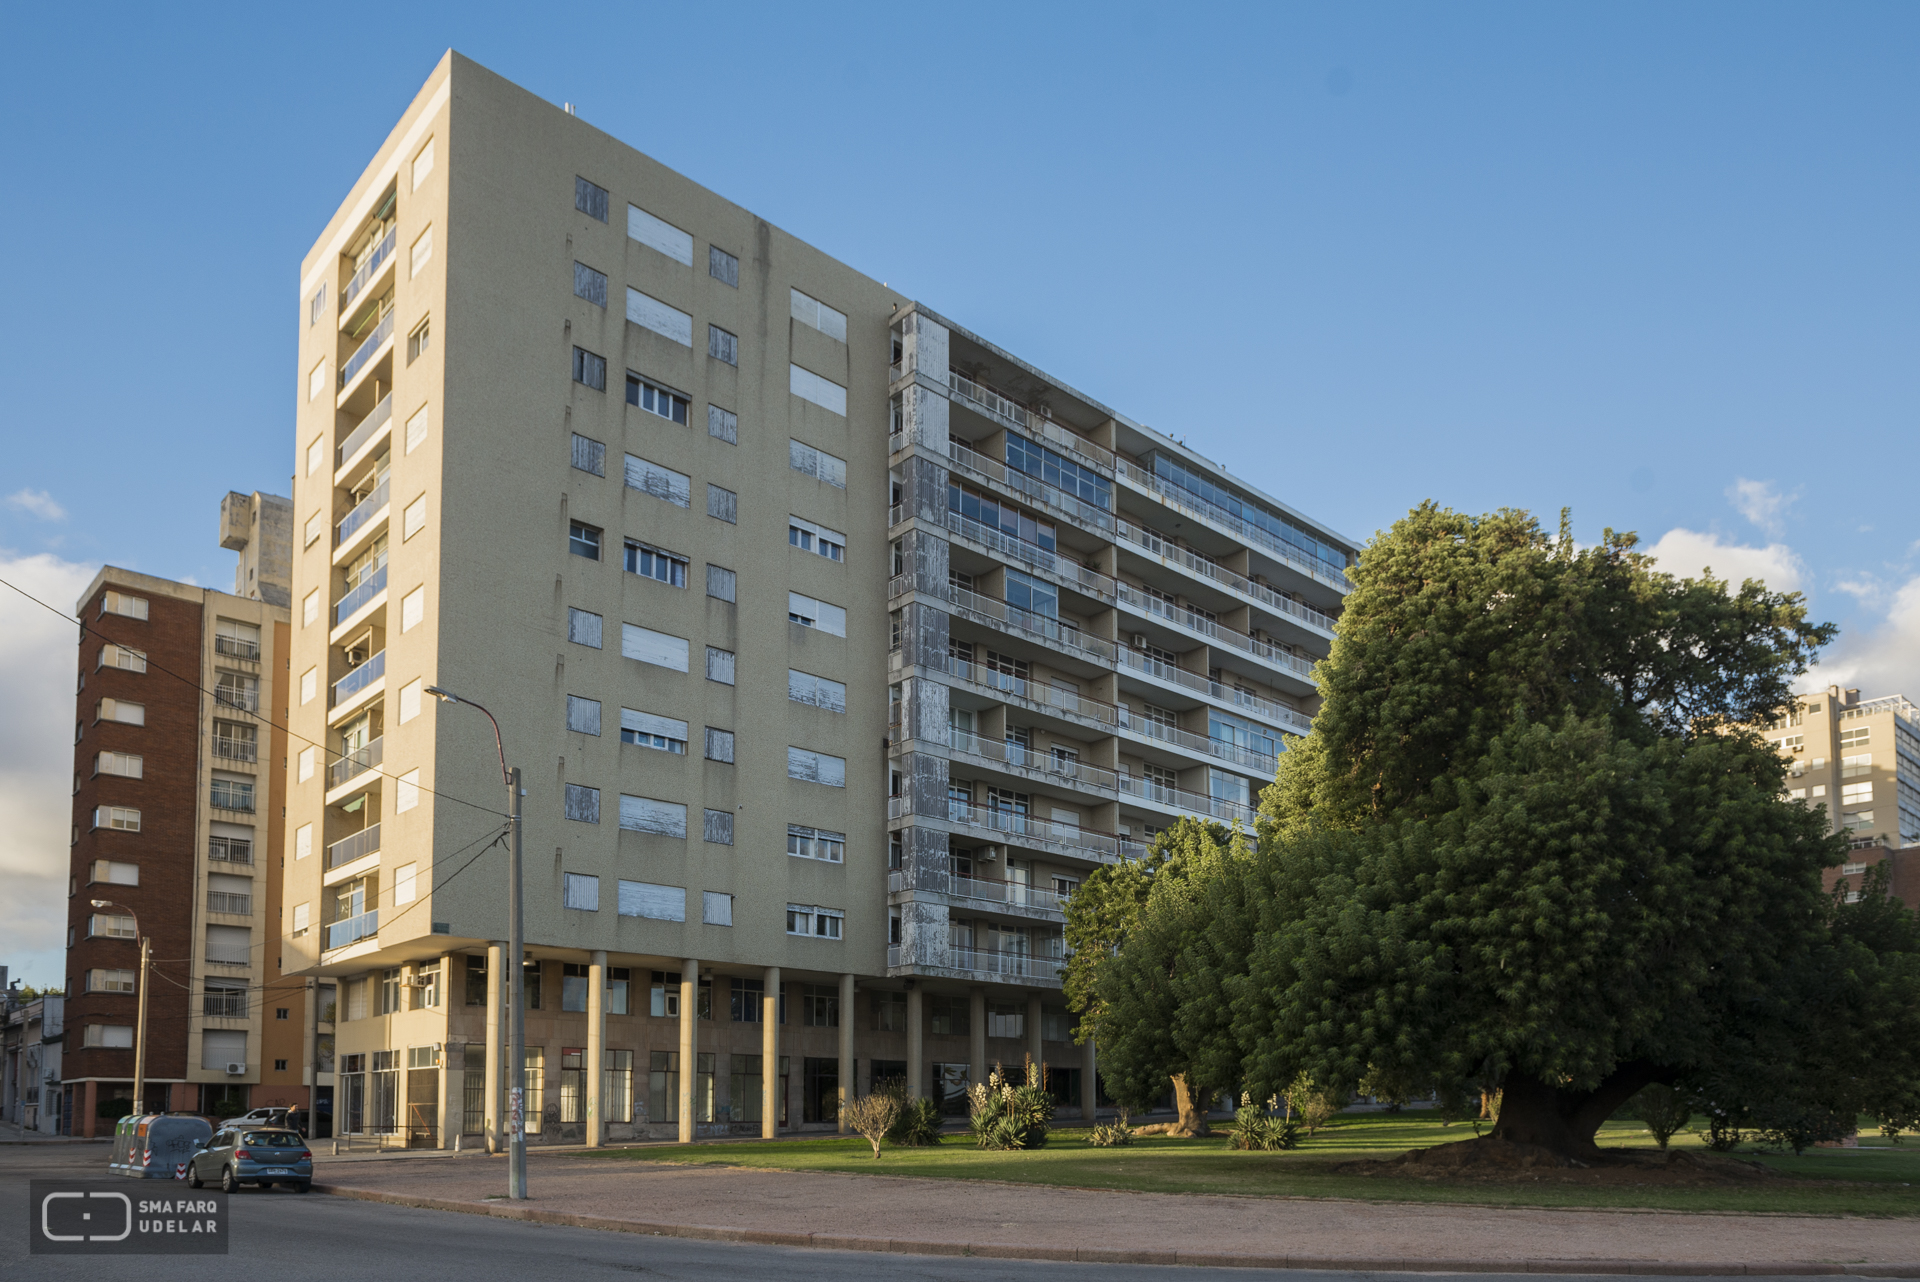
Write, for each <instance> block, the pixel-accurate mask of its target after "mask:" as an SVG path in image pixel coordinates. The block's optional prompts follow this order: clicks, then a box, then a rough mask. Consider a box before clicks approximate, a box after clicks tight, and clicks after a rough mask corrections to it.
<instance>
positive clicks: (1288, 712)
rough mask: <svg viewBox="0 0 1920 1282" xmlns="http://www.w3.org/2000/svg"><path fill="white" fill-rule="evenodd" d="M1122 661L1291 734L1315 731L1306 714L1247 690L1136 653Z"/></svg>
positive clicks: (1122, 655) (1123, 656)
mask: <svg viewBox="0 0 1920 1282" xmlns="http://www.w3.org/2000/svg"><path fill="white" fill-rule="evenodd" d="M1120 661H1121V663H1122V664H1123V665H1124V666H1126V667H1129V668H1132V669H1133V670H1134V671H1135V672H1138V673H1141V674H1142V675H1144V676H1149V677H1152V678H1154V679H1155V680H1157V681H1165V682H1167V683H1168V684H1169V685H1176V686H1179V687H1180V688H1181V689H1183V690H1191V691H1193V692H1194V693H1195V694H1198V695H1204V696H1206V697H1207V698H1210V699H1218V700H1220V702H1222V703H1227V704H1231V705H1233V706H1234V707H1235V708H1239V709H1241V710H1243V711H1245V712H1250V713H1252V714H1253V715H1254V716H1257V717H1264V718H1265V719H1266V720H1268V721H1271V722H1273V723H1274V724H1276V725H1278V726H1279V727H1280V728H1281V729H1283V730H1285V731H1287V732H1288V733H1289V734H1305V733H1307V731H1309V730H1311V729H1313V722H1312V720H1310V719H1309V718H1308V717H1307V716H1306V715H1305V714H1303V713H1299V712H1295V711H1294V710H1293V709H1292V708H1289V707H1285V706H1283V705H1281V704H1278V703H1274V702H1273V701H1272V700H1270V699H1262V698H1261V697H1260V696H1259V695H1255V694H1248V693H1247V692H1246V691H1244V690H1236V689H1234V688H1233V687H1232V686H1226V685H1221V684H1220V683H1219V682H1218V681H1209V680H1208V679H1207V678H1205V677H1202V676H1198V675H1196V674H1194V673H1191V672H1188V671H1187V670H1186V669H1184V668H1176V667H1174V666H1173V665H1172V664H1170V663H1162V662H1160V661H1159V660H1158V659H1149V658H1148V657H1147V656H1146V655H1144V654H1141V653H1140V652H1139V651H1137V650H1122V651H1121V652H1120Z"/></svg>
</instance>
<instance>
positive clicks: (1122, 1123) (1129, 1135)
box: [1087, 1117, 1133, 1148]
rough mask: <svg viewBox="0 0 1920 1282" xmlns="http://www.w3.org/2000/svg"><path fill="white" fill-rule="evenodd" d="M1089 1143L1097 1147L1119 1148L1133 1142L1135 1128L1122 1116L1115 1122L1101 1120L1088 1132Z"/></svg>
mask: <svg viewBox="0 0 1920 1282" xmlns="http://www.w3.org/2000/svg"><path fill="white" fill-rule="evenodd" d="M1087 1143H1089V1144H1091V1145H1093V1146H1094V1147H1095V1148H1119V1147H1121V1146H1122V1145H1125V1144H1131V1143H1133V1128H1132V1127H1131V1126H1128V1125H1127V1119H1126V1118H1124V1117H1122V1118H1120V1119H1119V1120H1118V1121H1114V1122H1101V1123H1099V1124H1098V1125H1096V1126H1095V1127H1094V1128H1093V1129H1092V1130H1091V1131H1088V1132H1087Z"/></svg>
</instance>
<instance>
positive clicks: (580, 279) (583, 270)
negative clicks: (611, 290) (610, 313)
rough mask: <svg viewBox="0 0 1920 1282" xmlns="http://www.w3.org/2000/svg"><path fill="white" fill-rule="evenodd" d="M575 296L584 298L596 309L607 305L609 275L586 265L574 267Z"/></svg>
mask: <svg viewBox="0 0 1920 1282" xmlns="http://www.w3.org/2000/svg"><path fill="white" fill-rule="evenodd" d="M573 296H574V297H575V298H584V299H586V300H587V301H588V302H589V303H592V304H593V305H594V306H595V307H605V306H606V305H607V274H606V273H605V272H597V271H595V270H593V268H591V267H589V266H587V265H586V264H585V263H578V262H577V263H575V264H574V265H573Z"/></svg>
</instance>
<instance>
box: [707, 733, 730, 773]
mask: <svg viewBox="0 0 1920 1282" xmlns="http://www.w3.org/2000/svg"><path fill="white" fill-rule="evenodd" d="M707 760H708V761H719V762H724V763H725V764H727V765H732V764H733V731H731V730H721V729H719V728H717V727H715V726H708V727H707Z"/></svg>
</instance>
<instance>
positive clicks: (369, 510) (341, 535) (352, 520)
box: [333, 481, 387, 547]
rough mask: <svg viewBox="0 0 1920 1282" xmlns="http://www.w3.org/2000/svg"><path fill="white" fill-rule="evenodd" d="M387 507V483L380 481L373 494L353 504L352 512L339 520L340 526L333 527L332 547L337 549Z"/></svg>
mask: <svg viewBox="0 0 1920 1282" xmlns="http://www.w3.org/2000/svg"><path fill="white" fill-rule="evenodd" d="M386 505H387V482H385V481H382V482H380V484H378V485H376V486H374V487H373V493H371V494H369V495H367V497H365V498H364V499H361V500H360V501H359V502H358V503H356V504H354V507H353V511H351V512H349V513H347V514H346V515H345V516H343V517H341V518H340V524H339V525H337V526H335V527H334V534H333V546H335V547H339V546H340V545H341V544H342V543H345V542H346V541H347V540H348V539H350V538H352V537H353V535H354V532H355V531H356V530H358V529H359V528H360V527H361V526H363V525H365V524H366V523H367V522H368V521H371V520H372V519H373V518H374V517H375V516H376V515H378V514H379V512H380V510H381V509H382V508H384V507H386Z"/></svg>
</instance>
